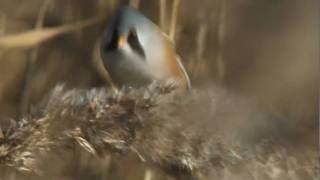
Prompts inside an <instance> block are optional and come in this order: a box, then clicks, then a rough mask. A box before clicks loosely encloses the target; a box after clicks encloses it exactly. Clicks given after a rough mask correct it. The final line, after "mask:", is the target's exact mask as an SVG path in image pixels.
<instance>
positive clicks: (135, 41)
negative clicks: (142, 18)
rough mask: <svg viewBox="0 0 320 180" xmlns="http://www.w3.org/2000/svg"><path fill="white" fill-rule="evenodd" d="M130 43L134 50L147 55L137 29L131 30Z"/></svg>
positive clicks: (141, 54)
mask: <svg viewBox="0 0 320 180" xmlns="http://www.w3.org/2000/svg"><path fill="white" fill-rule="evenodd" d="M128 43H129V45H130V46H131V48H132V50H134V51H135V52H137V53H138V54H139V55H140V56H142V57H143V58H145V57H146V55H145V53H144V50H143V48H142V46H141V44H140V42H139V39H138V36H137V32H136V31H135V29H130V32H129V35H128Z"/></svg>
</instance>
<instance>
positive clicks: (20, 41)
mask: <svg viewBox="0 0 320 180" xmlns="http://www.w3.org/2000/svg"><path fill="white" fill-rule="evenodd" d="M101 20H102V17H101V16H96V17H93V18H90V19H88V20H84V21H80V22H77V23H74V24H69V25H64V26H60V27H51V28H42V29H38V30H29V31H26V32H23V33H18V34H13V35H6V36H3V37H0V48H9V49H10V48H32V47H35V46H37V45H39V44H41V43H43V42H46V41H48V40H50V39H52V38H54V37H56V36H59V35H62V34H67V33H71V32H73V31H77V30H79V29H83V28H85V27H88V26H91V25H93V24H96V23H98V22H100V21H101Z"/></svg>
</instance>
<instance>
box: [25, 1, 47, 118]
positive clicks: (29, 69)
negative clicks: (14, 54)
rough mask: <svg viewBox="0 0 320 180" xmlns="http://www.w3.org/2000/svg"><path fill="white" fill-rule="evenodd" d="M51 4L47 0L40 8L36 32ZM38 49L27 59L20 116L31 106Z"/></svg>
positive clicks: (40, 26)
mask: <svg viewBox="0 0 320 180" xmlns="http://www.w3.org/2000/svg"><path fill="white" fill-rule="evenodd" d="M50 3H51V0H45V1H44V2H43V4H42V6H41V7H40V10H39V14H38V17H37V21H36V24H35V29H36V30H40V29H42V27H43V23H44V20H45V15H46V12H47V10H48V8H49V5H50ZM38 51H39V49H38V47H36V48H34V49H33V50H31V52H30V55H29V57H28V59H27V62H26V75H25V79H24V84H23V88H22V91H21V103H20V114H21V115H22V114H25V113H26V111H27V109H28V106H29V102H30V93H31V89H32V88H31V84H32V77H33V74H34V71H35V67H34V66H35V63H36V61H37V58H38Z"/></svg>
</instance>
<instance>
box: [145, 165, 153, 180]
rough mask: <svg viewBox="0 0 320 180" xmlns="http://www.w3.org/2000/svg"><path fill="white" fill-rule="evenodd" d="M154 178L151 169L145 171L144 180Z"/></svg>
mask: <svg viewBox="0 0 320 180" xmlns="http://www.w3.org/2000/svg"><path fill="white" fill-rule="evenodd" d="M152 177H153V173H152V170H151V169H150V168H147V169H146V170H145V174H144V180H152V179H153V178H152Z"/></svg>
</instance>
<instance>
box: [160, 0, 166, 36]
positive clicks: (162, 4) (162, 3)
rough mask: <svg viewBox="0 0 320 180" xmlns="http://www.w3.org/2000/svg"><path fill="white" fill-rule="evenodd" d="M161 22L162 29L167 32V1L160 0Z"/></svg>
mask: <svg viewBox="0 0 320 180" xmlns="http://www.w3.org/2000/svg"><path fill="white" fill-rule="evenodd" d="M159 3H160V5H159V8H160V9H159V22H160V28H161V29H162V30H163V31H164V32H166V31H167V27H166V26H167V24H166V14H167V0H160V1H159Z"/></svg>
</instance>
